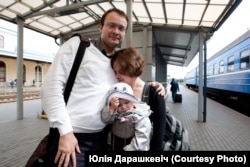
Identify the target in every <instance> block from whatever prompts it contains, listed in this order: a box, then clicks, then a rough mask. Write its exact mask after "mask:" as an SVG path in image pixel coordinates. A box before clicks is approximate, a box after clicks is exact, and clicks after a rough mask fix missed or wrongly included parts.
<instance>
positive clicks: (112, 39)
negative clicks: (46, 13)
mask: <svg viewBox="0 0 250 167" xmlns="http://www.w3.org/2000/svg"><path fill="white" fill-rule="evenodd" d="M127 27H128V17H127V15H126V14H125V13H124V12H123V11H121V10H119V9H110V10H108V11H107V12H105V13H104V15H103V16H102V18H101V23H100V27H99V29H100V39H99V41H97V42H96V43H95V46H94V45H93V44H90V46H89V47H88V48H86V51H85V54H84V58H83V60H82V62H81V65H80V67H79V70H78V73H77V76H76V79H75V82H74V86H73V88H72V91H71V94H70V97H69V100H68V103H67V106H66V105H65V102H64V98H63V90H64V87H65V84H66V82H67V79H68V76H69V72H70V70H71V67H72V64H73V61H74V58H75V55H76V52H77V49H78V46H79V43H80V38H79V37H73V38H71V39H69V40H68V41H66V42H65V43H64V44H63V45H62V46H61V47H60V49H59V50H58V53H57V55H56V57H55V59H54V61H53V63H52V65H51V68H50V70H49V71H48V73H47V76H46V79H45V81H44V82H43V86H42V105H43V109H44V111H45V112H46V114H47V116H48V120H49V123H50V127H51V128H50V130H51V129H52V130H53V132H54V131H56V133H59V136H60V138H59V144H57V143H55V144H54V145H56V148H55V150H54V153H52V154H51V157H50V158H51V161H54V163H55V164H54V166H68V165H67V164H70V166H73V167H75V166H76V165H77V166H78V167H79V166H85V153H84V152H85V151H97V150H102V149H103V148H104V144H103V143H104V142H105V139H104V138H103V133H102V130H103V129H104V127H105V125H106V124H105V123H103V122H102V121H101V109H102V108H103V107H104V104H105V99H106V96H107V93H108V90H109V89H110V88H111V86H112V85H113V84H114V83H116V82H117V80H116V78H115V75H114V72H113V70H112V68H111V66H110V57H111V56H112V55H113V54H114V52H115V49H116V47H117V46H119V45H120V44H121V43H122V41H123V40H124V38H125V33H126V29H127ZM54 129H56V130H54ZM57 145H58V148H57ZM51 166H53V165H51Z"/></svg>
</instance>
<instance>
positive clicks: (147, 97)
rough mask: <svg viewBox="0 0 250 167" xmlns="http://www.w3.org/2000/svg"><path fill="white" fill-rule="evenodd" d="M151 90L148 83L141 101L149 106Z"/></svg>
mask: <svg viewBox="0 0 250 167" xmlns="http://www.w3.org/2000/svg"><path fill="white" fill-rule="evenodd" d="M149 90H150V85H149V84H148V83H145V85H144V88H143V92H142V99H141V101H143V102H146V103H147V104H148V102H149Z"/></svg>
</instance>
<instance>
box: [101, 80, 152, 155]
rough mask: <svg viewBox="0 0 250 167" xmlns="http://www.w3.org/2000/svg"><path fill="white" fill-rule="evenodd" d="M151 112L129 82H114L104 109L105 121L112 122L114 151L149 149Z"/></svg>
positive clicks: (112, 145)
mask: <svg viewBox="0 0 250 167" xmlns="http://www.w3.org/2000/svg"><path fill="white" fill-rule="evenodd" d="M150 114H151V110H150V107H149V106H148V105H147V104H146V103H143V102H140V101H139V100H138V99H137V98H136V97H135V96H134V94H133V90H132V88H131V87H130V86H129V85H128V84H126V83H121V82H120V83H117V84H114V85H113V87H112V89H111V90H110V93H109V95H108V97H107V101H106V106H105V107H104V108H103V110H102V120H103V122H105V123H111V124H112V128H111V143H110V144H111V148H112V151H122V150H124V151H148V150H149V146H150V132H151V127H152V126H151V122H150V119H149V115H150Z"/></svg>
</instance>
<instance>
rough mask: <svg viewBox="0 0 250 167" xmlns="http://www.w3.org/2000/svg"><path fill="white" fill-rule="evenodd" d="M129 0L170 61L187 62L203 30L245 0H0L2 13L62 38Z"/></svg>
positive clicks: (138, 20)
mask: <svg viewBox="0 0 250 167" xmlns="http://www.w3.org/2000/svg"><path fill="white" fill-rule="evenodd" d="M129 2H131V3H132V23H133V27H137V28H138V27H140V26H142V27H143V26H145V25H148V26H150V27H151V28H152V32H153V45H154V47H156V48H157V51H158V53H159V54H161V55H162V56H163V58H164V61H165V62H166V64H172V65H177V66H187V65H188V64H189V63H190V62H191V60H192V59H193V57H194V56H195V55H196V54H197V53H198V51H199V50H198V48H199V46H198V44H199V32H200V31H203V32H205V33H207V34H208V33H211V34H210V35H212V34H213V33H214V32H215V31H216V30H217V29H218V28H219V27H220V26H221V25H222V24H223V22H224V21H225V20H226V19H227V18H228V17H229V15H230V14H231V13H232V12H233V11H234V10H235V8H236V7H237V6H238V5H239V3H240V2H241V0H1V2H0V18H1V19H4V20H7V21H10V22H13V23H17V19H21V20H23V21H24V26H25V27H26V28H29V29H32V30H35V31H38V32H40V33H43V34H46V35H48V36H51V37H54V38H59V37H61V36H64V35H67V34H72V33H73V32H79V31H84V30H87V29H89V28H90V27H93V26H96V25H98V24H99V23H100V19H101V16H102V15H103V13H104V12H105V11H107V10H108V9H110V8H114V7H115V8H119V9H121V10H123V11H124V12H127V4H128V3H129Z"/></svg>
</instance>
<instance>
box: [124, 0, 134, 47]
mask: <svg viewBox="0 0 250 167" xmlns="http://www.w3.org/2000/svg"><path fill="white" fill-rule="evenodd" d="M126 4H127V15H128V19H129V21H128V29H127V33H126V47H130V46H132V33H133V23H132V9H133V5H132V0H126Z"/></svg>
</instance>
